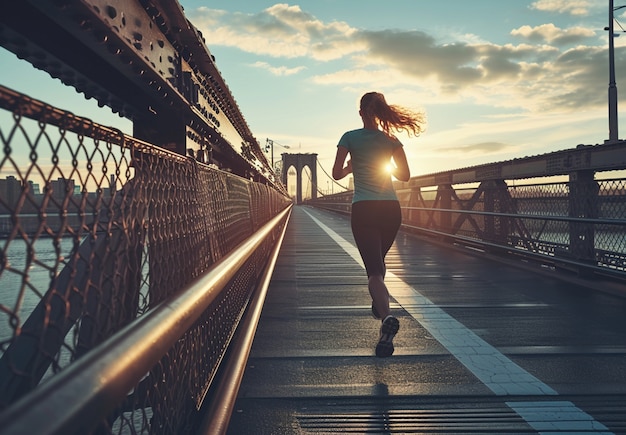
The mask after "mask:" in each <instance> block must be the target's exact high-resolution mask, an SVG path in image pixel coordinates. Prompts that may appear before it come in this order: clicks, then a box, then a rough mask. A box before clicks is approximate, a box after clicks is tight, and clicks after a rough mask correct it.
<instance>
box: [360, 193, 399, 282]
mask: <svg viewBox="0 0 626 435" xmlns="http://www.w3.org/2000/svg"><path fill="white" fill-rule="evenodd" d="M401 223H402V211H401V210H400V203H399V202H398V201H393V200H392V201H359V202H355V203H354V204H352V216H351V224H352V234H353V235H354V241H355V242H356V246H357V248H359V252H360V253H361V258H362V259H363V263H364V264H365V270H366V272H367V276H368V277H370V276H373V275H381V276H383V277H384V276H385V270H386V269H385V255H387V252H388V251H389V249H390V248H391V245H392V244H393V241H394V240H395V238H396V234H398V230H399V229H400V224H401Z"/></svg>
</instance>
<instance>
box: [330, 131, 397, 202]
mask: <svg viewBox="0 0 626 435" xmlns="http://www.w3.org/2000/svg"><path fill="white" fill-rule="evenodd" d="M337 146H338V147H344V148H346V149H347V150H348V151H349V152H350V159H351V160H352V174H353V176H354V196H353V197H352V202H353V203H355V202H358V201H372V200H397V199H398V197H397V196H396V192H395V190H394V189H393V184H392V181H391V174H390V173H389V171H388V170H387V166H388V165H389V163H390V162H391V156H392V155H393V153H394V152H395V151H396V150H397V149H398V148H400V147H402V143H401V142H400V141H399V140H398V139H395V138H390V137H389V136H387V135H386V134H385V133H383V132H382V131H380V130H369V129H365V128H360V129H358V130H352V131H348V132H346V133H344V135H343V136H342V137H341V139H340V140H339V144H338V145H337Z"/></svg>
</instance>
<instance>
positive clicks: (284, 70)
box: [252, 61, 305, 76]
mask: <svg viewBox="0 0 626 435" xmlns="http://www.w3.org/2000/svg"><path fill="white" fill-rule="evenodd" d="M252 66H253V67H255V68H260V69H264V70H266V71H269V72H270V73H272V74H273V75H275V76H291V75H294V74H298V73H299V72H300V71H302V70H304V69H305V68H304V67H303V66H298V67H295V68H288V67H286V66H278V67H276V66H272V65H270V64H269V63H267V62H261V61H258V62H255V63H253V64H252Z"/></svg>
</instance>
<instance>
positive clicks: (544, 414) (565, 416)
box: [506, 401, 612, 434]
mask: <svg viewBox="0 0 626 435" xmlns="http://www.w3.org/2000/svg"><path fill="white" fill-rule="evenodd" d="M506 404H507V405H508V406H509V408H511V409H512V410H513V411H515V412H517V414H518V415H519V416H520V417H522V418H523V419H524V420H525V421H526V423H528V424H529V425H530V426H531V427H532V428H533V429H535V430H536V431H537V432H539V433H554V432H557V431H558V432H562V431H567V433H568V434H577V433H580V434H582V433H586V434H588V433H590V432H592V431H593V433H601V434H610V433H612V432H609V431H607V428H606V426H604V425H603V424H601V423H598V422H597V421H595V420H594V419H593V418H592V417H591V416H589V415H588V414H586V413H585V412H584V411H582V410H581V409H579V408H578V407H576V406H574V405H573V404H572V402H567V401H553V402H507V403H506Z"/></svg>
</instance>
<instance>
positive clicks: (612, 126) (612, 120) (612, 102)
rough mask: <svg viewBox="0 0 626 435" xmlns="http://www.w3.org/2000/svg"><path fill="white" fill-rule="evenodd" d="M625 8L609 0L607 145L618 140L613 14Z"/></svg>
mask: <svg viewBox="0 0 626 435" xmlns="http://www.w3.org/2000/svg"><path fill="white" fill-rule="evenodd" d="M624 7H626V6H618V7H614V6H613V0H609V27H607V28H605V30H608V31H609V140H608V141H607V142H608V143H615V142H617V141H618V140H619V134H618V124H617V85H616V83H615V41H614V39H615V32H614V30H613V28H614V25H613V22H614V12H615V11H616V10H618V9H622V8H624Z"/></svg>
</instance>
